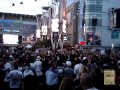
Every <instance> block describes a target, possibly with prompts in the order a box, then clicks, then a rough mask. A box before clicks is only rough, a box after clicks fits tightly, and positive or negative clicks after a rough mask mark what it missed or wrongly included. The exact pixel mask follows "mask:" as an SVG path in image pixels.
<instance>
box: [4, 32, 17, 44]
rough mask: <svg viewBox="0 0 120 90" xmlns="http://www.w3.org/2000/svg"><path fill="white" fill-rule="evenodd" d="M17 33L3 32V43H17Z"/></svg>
mask: <svg viewBox="0 0 120 90" xmlns="http://www.w3.org/2000/svg"><path fill="white" fill-rule="evenodd" d="M18 43H19V40H18V35H13V34H3V44H15V45H16V44H18Z"/></svg>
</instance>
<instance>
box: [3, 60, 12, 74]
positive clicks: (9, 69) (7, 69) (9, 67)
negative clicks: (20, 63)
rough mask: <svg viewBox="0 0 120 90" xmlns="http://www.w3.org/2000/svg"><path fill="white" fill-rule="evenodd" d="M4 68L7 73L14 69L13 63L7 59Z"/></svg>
mask: <svg viewBox="0 0 120 90" xmlns="http://www.w3.org/2000/svg"><path fill="white" fill-rule="evenodd" d="M4 68H5V71H6V75H7V74H8V73H9V72H10V71H11V70H12V65H11V63H10V62H9V61H7V60H5V64H4Z"/></svg>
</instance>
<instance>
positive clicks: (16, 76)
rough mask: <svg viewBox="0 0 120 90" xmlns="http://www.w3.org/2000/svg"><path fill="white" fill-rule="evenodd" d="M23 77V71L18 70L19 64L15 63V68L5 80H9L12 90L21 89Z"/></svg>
mask: <svg viewBox="0 0 120 90" xmlns="http://www.w3.org/2000/svg"><path fill="white" fill-rule="evenodd" d="M22 78H23V74H22V72H21V71H19V70H18V65H17V64H14V69H13V70H12V71H10V72H9V74H8V75H7V76H6V77H5V81H6V82H9V88H10V90H21V89H22V86H21V85H22Z"/></svg>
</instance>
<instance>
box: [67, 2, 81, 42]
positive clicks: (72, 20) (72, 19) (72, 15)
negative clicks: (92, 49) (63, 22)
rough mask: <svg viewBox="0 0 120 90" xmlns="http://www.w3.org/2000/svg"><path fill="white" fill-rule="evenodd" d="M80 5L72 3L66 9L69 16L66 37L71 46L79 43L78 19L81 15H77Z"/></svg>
mask: <svg viewBox="0 0 120 90" xmlns="http://www.w3.org/2000/svg"><path fill="white" fill-rule="evenodd" d="M77 9H78V3H75V2H74V3H72V4H71V5H70V6H68V7H67V9H66V15H67V27H66V36H67V41H68V42H69V43H70V44H75V43H77V41H78V38H77V37H78V23H79V22H78V19H79V14H78V13H77Z"/></svg>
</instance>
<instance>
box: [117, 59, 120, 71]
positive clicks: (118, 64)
mask: <svg viewBox="0 0 120 90" xmlns="http://www.w3.org/2000/svg"><path fill="white" fill-rule="evenodd" d="M117 66H118V69H120V60H119V61H118V62H117Z"/></svg>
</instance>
